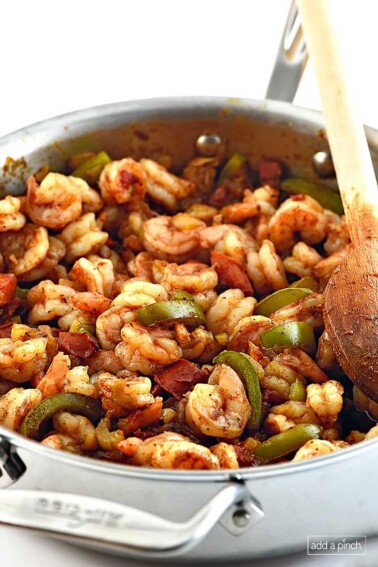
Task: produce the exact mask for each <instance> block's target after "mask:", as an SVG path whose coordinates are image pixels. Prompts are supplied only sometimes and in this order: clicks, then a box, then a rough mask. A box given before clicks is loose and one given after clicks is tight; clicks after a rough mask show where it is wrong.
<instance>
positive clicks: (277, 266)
mask: <svg viewBox="0 0 378 567" xmlns="http://www.w3.org/2000/svg"><path fill="white" fill-rule="evenodd" d="M247 272H248V275H249V277H250V278H251V280H252V283H253V286H254V288H255V289H256V291H257V293H259V294H266V293H268V292H270V291H277V290H279V289H282V288H284V287H287V285H288V283H287V279H286V276H285V268H284V264H283V262H282V260H281V258H280V257H279V256H278V255H277V254H276V251H275V248H274V245H273V243H272V242H270V240H264V241H263V243H262V245H261V248H260V250H259V251H258V252H256V251H254V250H251V251H250V252H248V256H247Z"/></svg>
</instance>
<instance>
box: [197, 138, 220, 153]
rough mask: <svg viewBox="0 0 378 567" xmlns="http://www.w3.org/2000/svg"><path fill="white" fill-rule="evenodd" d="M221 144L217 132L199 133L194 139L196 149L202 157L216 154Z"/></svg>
mask: <svg viewBox="0 0 378 567" xmlns="http://www.w3.org/2000/svg"><path fill="white" fill-rule="evenodd" d="M221 145H222V140H221V138H220V137H219V136H218V135H217V134H201V136H199V137H198V138H197V140H196V150H197V152H198V153H199V155H200V156H203V157H214V156H216V155H217V152H218V150H219V148H220V147H221Z"/></svg>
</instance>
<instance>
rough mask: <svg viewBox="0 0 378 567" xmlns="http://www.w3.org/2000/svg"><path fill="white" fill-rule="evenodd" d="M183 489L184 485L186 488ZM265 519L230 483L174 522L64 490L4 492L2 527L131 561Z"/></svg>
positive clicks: (174, 552)
mask: <svg viewBox="0 0 378 567" xmlns="http://www.w3.org/2000/svg"><path fill="white" fill-rule="evenodd" d="M183 488H184V487H183ZM263 516H264V514H263V511H262V510H261V507H260V505H259V504H258V503H257V502H256V501H255V500H254V499H253V498H252V496H251V494H250V493H249V491H248V489H247V488H246V486H245V485H244V484H243V483H242V482H240V481H236V482H230V483H229V484H228V485H226V486H225V487H224V488H222V489H221V490H220V491H219V492H218V493H217V494H216V495H215V496H214V497H213V498H212V499H211V500H210V501H209V502H208V503H207V504H205V505H204V506H203V507H202V508H201V509H200V510H199V511H198V512H197V513H196V514H195V515H194V516H193V517H192V518H191V519H190V520H188V521H186V522H181V523H177V522H172V521H168V520H165V519H163V518H160V517H159V516H155V515H153V514H150V513H148V512H144V511H142V510H138V509H137V508H131V507H129V506H125V505H123V504H118V503H116V502H111V501H108V500H102V499H99V498H92V497H89V496H81V495H77V494H66V493H60V492H47V491H34V490H17V489H8V490H2V491H0V523H4V524H6V525H12V526H18V527H23V528H29V529H33V530H35V531H37V532H38V533H40V534H44V535H49V536H53V537H57V538H60V539H61V538H63V539H67V540H69V541H71V542H75V543H78V544H80V543H85V544H87V545H88V544H89V545H91V546H96V545H101V547H104V546H109V547H110V548H112V549H115V548H116V549H118V550H119V551H122V553H123V554H127V555H130V556H132V557H140V558H142V557H145V558H147V557H151V558H152V557H154V558H165V557H175V556H179V555H181V554H183V553H184V552H186V551H188V550H189V549H191V548H193V547H195V546H197V545H198V544H199V543H200V542H201V541H202V540H203V539H204V538H205V537H206V536H207V534H208V533H209V532H210V531H211V529H212V528H213V527H214V526H215V525H216V524H217V523H218V521H220V522H221V523H222V525H223V526H224V527H225V528H226V529H227V530H228V531H230V532H231V533H232V534H233V535H241V534H242V533H243V532H244V531H245V530H246V529H248V528H250V527H251V526H252V525H254V524H255V523H256V522H258V521H259V520H260V519H261V518H262V517H263Z"/></svg>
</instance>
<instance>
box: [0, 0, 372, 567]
mask: <svg viewBox="0 0 378 567" xmlns="http://www.w3.org/2000/svg"><path fill="white" fill-rule="evenodd" d="M314 1H315V0H314ZM332 4H333V8H334V10H335V12H336V15H337V22H338V26H339V29H340V33H341V39H342V44H343V50H344V53H345V58H346V60H347V64H348V70H349V73H350V75H351V77H352V79H353V84H354V87H355V90H356V95H357V104H358V107H359V109H360V113H361V119H362V120H363V121H364V122H365V123H366V124H369V125H371V126H373V127H376V128H378V104H377V102H378V84H377V47H376V36H377V29H378V28H377V26H378V2H376V1H375V0H358V1H357V0H332ZM288 7H289V2H288V1H287V0H227V1H226V0H190V1H188V0H181V1H179V0H159V1H158V0H133V1H132V0H123V1H122V0H102V1H99V0H91V1H87V0H65V1H64V2H52V1H47V0H31V1H30V0H18V1H17V0H12V2H10V1H7V2H3V3H2V6H1V32H0V100H1V104H0V135H4V134H6V133H8V132H10V131H13V130H16V129H17V128H20V127H22V126H25V125H27V124H30V123H32V122H35V121H38V120H42V119H44V118H48V117H50V116H54V115H57V114H61V113H65V112H69V111H71V110H76V109H78V108H84V107H88V106H93V105H97V104H104V103H110V102H116V101H120V100H128V99H138V98H149V97H157V96H173V95H218V96H219V95H224V96H232V97H238V96H239V97H250V98H263V97H264V94H265V90H266V86H267V84H268V80H269V76H270V72H271V69H272V66H273V62H274V59H275V56H276V51H277V47H278V44H279V40H280V37H281V33H282V29H283V25H284V21H285V19H286V14H287V10H288ZM295 103H296V104H298V105H300V106H307V107H311V108H317V109H318V108H320V102H319V96H318V92H317V88H316V83H315V79H314V76H313V72H312V68H311V65H309V66H308V68H307V70H306V72H305V75H304V78H303V81H302V84H301V86H300V89H299V91H298V94H297V97H296V99H295ZM142 496H143V495H141V507H143V501H142ZM314 533H316V526H314ZM0 545H1V548H0V563H1V565H2V567H19V566H20V567H21V566H22V567H25V566H27V567H37V566H38V567H45V566H51V565H53V566H54V567H63V566H65V567H66V566H67V565H69V566H70V567H76V566H80V567H81V566H82V567H87V566H88V567H89V566H90V567H100V566H103V565H105V564H106V565H109V567H118V566H121V565H123V566H125V565H131V563H130V562H126V561H123V560H120V559H114V558H109V557H106V556H101V555H98V554H97V555H96V554H94V553H92V552H86V551H82V550H79V549H76V548H74V547H71V546H68V545H66V544H63V543H59V542H54V541H51V540H47V539H41V538H38V537H36V536H34V535H31V534H28V533H26V532H22V531H18V530H16V529H11V528H4V527H1V528H0ZM371 552H372V548H371ZM314 559H315V561H311V562H309V563H310V564H311V565H318V564H320V562H319V563H318V560H316V558H314ZM284 561H285V565H288V564H289V563H288V561H287V560H284ZM365 561H366V562H365ZM278 564H280V562H278V563H277V565H278ZM303 564H304V558H301V559H297V560H296V561H293V563H292V565H298V566H299V565H303ZM306 564H307V561H306ZM321 564H322V565H323V562H321ZM325 564H327V561H326V562H325ZM328 564H329V563H328ZM332 564H333V565H340V566H341V565H343V566H344V565H348V566H349V565H350V566H352V565H353V566H357V565H376V564H378V563H377V559H376V558H375V559H373V557H372V555H371V553H369V554H368V556H367V558H365V559H363V558H360V559H359V562H355V559H353V558H350V561H349V560H344V559H343V560H341V558H340V563H339V562H338V561H337V560H336V558H334V560H333V562H332ZM274 565H276V563H275V562H269V567H270V566H272V567H273V566H274Z"/></svg>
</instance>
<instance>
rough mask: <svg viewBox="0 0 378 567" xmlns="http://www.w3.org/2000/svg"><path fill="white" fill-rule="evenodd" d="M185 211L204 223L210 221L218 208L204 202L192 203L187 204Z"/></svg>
mask: <svg viewBox="0 0 378 567" xmlns="http://www.w3.org/2000/svg"><path fill="white" fill-rule="evenodd" d="M186 212H187V213H188V215H190V216H191V217H194V218H195V219H198V220H200V221H203V222H205V223H211V222H212V221H213V219H214V217H215V215H217V214H218V209H216V208H215V207H212V206H211V205H206V203H193V204H192V205H189V207H188V208H187V209H186Z"/></svg>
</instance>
